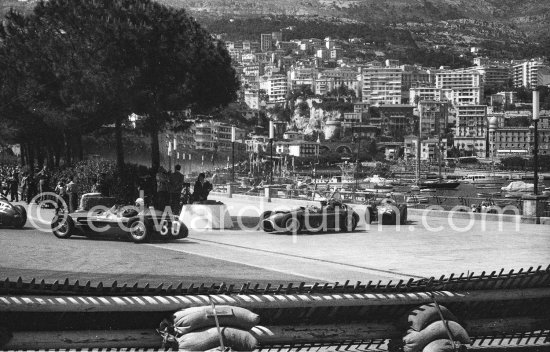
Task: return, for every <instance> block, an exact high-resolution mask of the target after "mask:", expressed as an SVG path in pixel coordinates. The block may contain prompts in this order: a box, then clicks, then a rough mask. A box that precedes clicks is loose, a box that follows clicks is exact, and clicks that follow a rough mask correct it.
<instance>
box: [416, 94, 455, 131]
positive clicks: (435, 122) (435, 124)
mask: <svg viewBox="0 0 550 352" xmlns="http://www.w3.org/2000/svg"><path fill="white" fill-rule="evenodd" d="M418 112H419V116H420V121H419V129H420V134H421V136H422V137H428V136H439V135H440V134H443V133H445V130H446V129H447V126H448V123H449V105H448V103H446V102H441V101H435V100H424V101H420V102H419V104H418Z"/></svg>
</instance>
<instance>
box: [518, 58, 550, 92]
mask: <svg viewBox="0 0 550 352" xmlns="http://www.w3.org/2000/svg"><path fill="white" fill-rule="evenodd" d="M541 72H542V74H541ZM545 72H546V73H548V75H545ZM545 76H546V77H548V81H546V82H545V81H544V80H545ZM512 81H513V84H514V87H516V88H519V87H526V88H534V87H537V86H541V85H545V84H550V67H549V66H547V65H545V64H544V63H543V62H542V60H530V61H525V62H523V63H521V64H518V65H514V66H513V67H512Z"/></svg>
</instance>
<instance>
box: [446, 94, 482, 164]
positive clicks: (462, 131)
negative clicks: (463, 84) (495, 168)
mask: <svg viewBox="0 0 550 352" xmlns="http://www.w3.org/2000/svg"><path fill="white" fill-rule="evenodd" d="M456 109H457V114H456V130H455V139H454V144H455V146H456V147H457V148H458V149H462V150H465V151H467V152H469V153H471V154H472V155H473V156H477V157H480V158H484V157H485V156H486V154H487V145H486V140H485V138H486V132H487V107H486V106H485V105H459V106H457V107H456Z"/></svg>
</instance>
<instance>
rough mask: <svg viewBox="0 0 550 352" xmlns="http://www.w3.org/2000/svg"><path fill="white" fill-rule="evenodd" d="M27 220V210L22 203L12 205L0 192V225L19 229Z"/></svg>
mask: <svg viewBox="0 0 550 352" xmlns="http://www.w3.org/2000/svg"><path fill="white" fill-rule="evenodd" d="M26 222H27V211H26V210H25V207H23V206H22V205H13V204H11V203H10V202H9V201H8V198H6V197H5V196H4V195H2V194H0V227H15V228H16V229H21V228H23V226H25V223H26Z"/></svg>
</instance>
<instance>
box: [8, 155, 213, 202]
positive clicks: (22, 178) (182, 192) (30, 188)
mask: <svg viewBox="0 0 550 352" xmlns="http://www.w3.org/2000/svg"><path fill="white" fill-rule="evenodd" d="M23 170H25V169H24V168H23V169H22V168H21V167H20V166H17V165H0V184H1V189H0V191H1V194H2V195H3V196H4V197H6V198H8V197H9V198H8V200H10V201H12V202H18V201H24V202H27V204H30V203H31V202H32V201H33V199H34V201H35V202H36V203H37V204H42V205H47V204H51V203H52V202H45V200H49V199H52V198H54V197H51V194H52V193H55V194H56V195H57V196H58V197H55V199H56V200H55V202H54V203H57V204H56V206H57V207H58V208H64V207H65V206H66V207H67V209H66V210H68V211H69V212H74V211H76V210H77V209H78V208H79V207H81V206H82V203H81V199H80V198H81V196H82V195H83V194H95V195H100V196H104V197H109V196H110V195H111V194H110V193H111V190H112V189H113V185H112V184H111V183H113V182H115V181H114V180H113V179H112V178H111V179H110V178H109V177H108V176H107V174H106V173H103V172H100V173H99V174H98V175H95V176H90V177H91V184H92V185H91V187H89V186H88V183H87V182H84V180H83V179H82V177H78V176H77V175H76V173H75V172H71V170H70V169H69V170H64V171H63V172H52V171H51V170H50V169H49V168H48V167H47V166H44V167H43V168H42V169H36V170H34V172H33V173H30V172H29V171H23ZM137 180H138V181H137V182H135V183H134V184H133V186H132V185H130V187H129V189H128V190H126V192H127V193H131V194H126V195H125V199H131V198H132V197H133V198H134V199H135V198H137V197H143V198H144V199H145V200H146V201H145V203H146V205H147V206H154V207H155V208H156V209H160V210H162V209H165V207H167V206H170V207H171V208H172V211H173V212H179V211H180V209H181V206H182V205H184V204H191V203H197V202H203V201H206V200H207V198H208V194H209V193H210V191H211V190H212V184H211V183H210V182H209V181H207V180H206V175H205V174H204V173H200V174H199V175H198V177H197V180H196V181H195V182H194V187H193V192H192V193H191V183H190V182H185V179H184V176H183V174H182V173H181V166H180V165H176V166H175V168H174V170H173V171H172V172H170V171H167V170H165V169H164V168H163V167H160V168H159V171H158V172H157V173H156V174H155V175H154V177H152V176H151V175H150V174H145V175H142V176H140V177H138V178H137ZM116 181H117V182H115V183H117V185H118V184H120V183H124V180H120V177H119V179H118V180H116ZM84 183H86V184H84ZM49 192H50V193H49ZM37 196H38V197H37Z"/></svg>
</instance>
